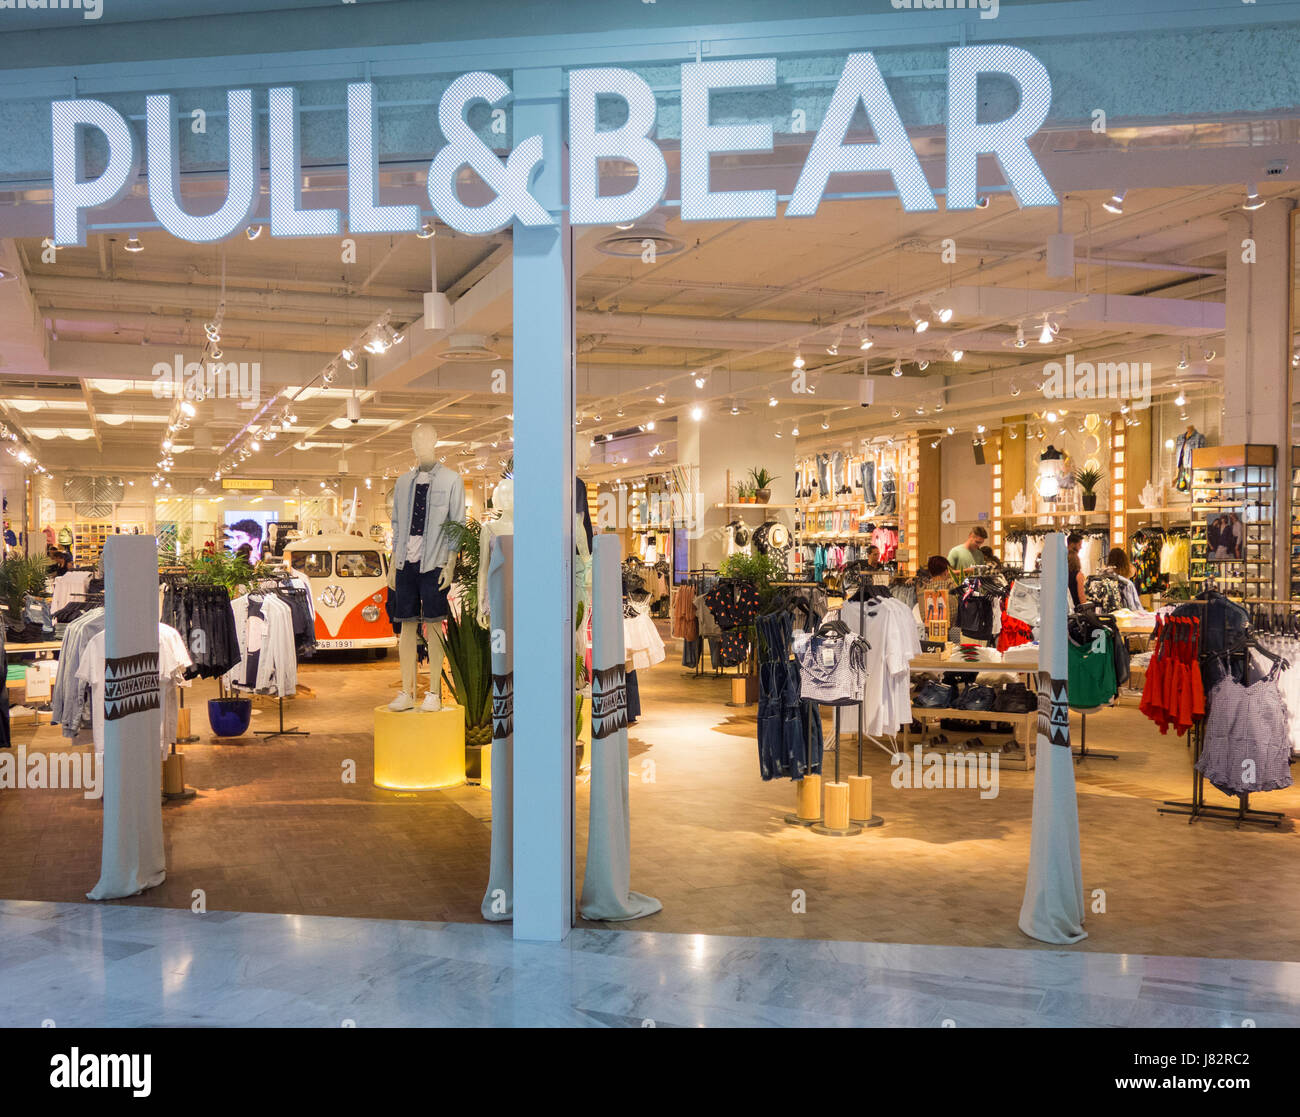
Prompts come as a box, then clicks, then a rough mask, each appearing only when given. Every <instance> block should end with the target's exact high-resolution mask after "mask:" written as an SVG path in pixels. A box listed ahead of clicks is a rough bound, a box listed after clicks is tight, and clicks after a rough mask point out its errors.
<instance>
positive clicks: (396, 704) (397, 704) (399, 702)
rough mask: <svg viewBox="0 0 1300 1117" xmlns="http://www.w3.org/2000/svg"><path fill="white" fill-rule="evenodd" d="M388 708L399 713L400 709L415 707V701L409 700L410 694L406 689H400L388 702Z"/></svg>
mask: <svg viewBox="0 0 1300 1117" xmlns="http://www.w3.org/2000/svg"><path fill="white" fill-rule="evenodd" d="M388 708H389V709H390V710H392V711H393V712H394V713H400V712H401V711H402V710H413V709H415V703H414V702H412V701H411V696H410V695H409V694H407V693H406V691H402V692H401V694H399V695H398V696H397V697H396V698H394V699H393V700H392V701H391V702H390V703H388Z"/></svg>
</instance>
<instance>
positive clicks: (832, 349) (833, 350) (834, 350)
mask: <svg viewBox="0 0 1300 1117" xmlns="http://www.w3.org/2000/svg"><path fill="white" fill-rule="evenodd" d="M826 352H827V353H828V354H830V356H832V357H838V356H839V355H840V347H839V343H838V342H834V341H832V342H831V343H830V344H829V345H828V346H826Z"/></svg>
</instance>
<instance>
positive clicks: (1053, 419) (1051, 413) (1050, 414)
mask: <svg viewBox="0 0 1300 1117" xmlns="http://www.w3.org/2000/svg"><path fill="white" fill-rule="evenodd" d="M1043 418H1044V419H1046V420H1047V421H1048V422H1049V423H1055V422H1056V412H1055V411H1049V412H1047V414H1045V415H1044V416H1043Z"/></svg>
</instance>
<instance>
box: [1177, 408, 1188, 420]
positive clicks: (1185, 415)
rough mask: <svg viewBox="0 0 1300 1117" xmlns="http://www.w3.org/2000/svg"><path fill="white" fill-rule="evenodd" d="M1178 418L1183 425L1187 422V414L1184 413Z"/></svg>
mask: <svg viewBox="0 0 1300 1117" xmlns="http://www.w3.org/2000/svg"><path fill="white" fill-rule="evenodd" d="M1178 418H1179V419H1180V420H1181V421H1182V422H1184V423H1185V422H1187V412H1186V411H1184V412H1183V413H1182V414H1181V415H1179V416H1178Z"/></svg>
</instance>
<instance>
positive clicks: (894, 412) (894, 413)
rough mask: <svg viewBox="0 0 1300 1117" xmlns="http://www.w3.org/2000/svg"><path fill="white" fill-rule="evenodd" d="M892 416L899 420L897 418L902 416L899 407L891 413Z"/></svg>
mask: <svg viewBox="0 0 1300 1117" xmlns="http://www.w3.org/2000/svg"><path fill="white" fill-rule="evenodd" d="M890 414H891V415H892V416H893V417H894V418H895V419H897V418H898V417H899V416H900V415H901V414H902V412H901V411H899V410H898V408H897V407H895V408H894V409H893V410H892V411H891V412H890Z"/></svg>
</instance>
